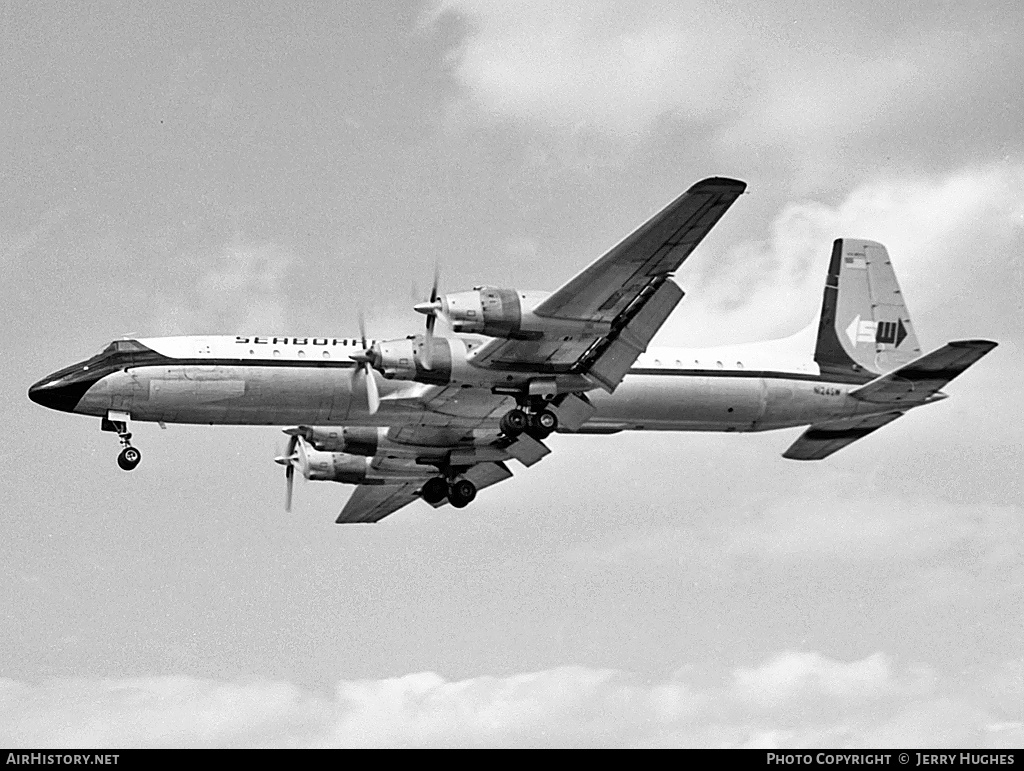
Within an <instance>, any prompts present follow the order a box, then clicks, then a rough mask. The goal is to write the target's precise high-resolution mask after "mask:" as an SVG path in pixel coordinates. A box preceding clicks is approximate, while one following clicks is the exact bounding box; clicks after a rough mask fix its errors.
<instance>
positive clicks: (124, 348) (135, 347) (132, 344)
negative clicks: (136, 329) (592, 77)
mask: <svg viewBox="0 0 1024 771" xmlns="http://www.w3.org/2000/svg"><path fill="white" fill-rule="evenodd" d="M144 350H146V348H145V346H143V345H140V344H139V342H138V341H136V340H115V341H114V342H112V343H111V344H110V345H108V346H107V347H106V348H104V349H103V350H102V351H100V353H101V354H102V353H125V352H129V351H135V352H137V351H144Z"/></svg>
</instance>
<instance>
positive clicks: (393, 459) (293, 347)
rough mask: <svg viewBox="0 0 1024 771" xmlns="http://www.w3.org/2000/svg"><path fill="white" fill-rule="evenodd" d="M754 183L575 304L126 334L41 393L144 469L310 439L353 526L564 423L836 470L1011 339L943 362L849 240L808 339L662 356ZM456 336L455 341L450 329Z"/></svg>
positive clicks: (709, 189)
mask: <svg viewBox="0 0 1024 771" xmlns="http://www.w3.org/2000/svg"><path fill="white" fill-rule="evenodd" d="M745 187H746V185H745V184H744V183H743V182H739V181H737V180H732V179H723V178H711V179H705V180H703V181H701V182H698V183H697V184H695V185H694V186H693V187H691V188H690V189H689V190H687V191H686V192H685V193H683V195H681V196H680V197H679V198H677V199H676V200H675V201H673V202H672V203H670V204H669V205H668V206H667V207H665V209H663V210H662V211H661V212H660V213H658V214H657V215H655V216H654V217H653V218H651V219H650V220H649V221H648V222H647V223H645V224H644V225H643V226H642V227H640V228H639V229H638V230H637V231H636V232H634V233H633V234H632V235H630V236H629V237H628V238H626V239H625V240H624V241H623V242H622V243H620V244H619V245H618V246H616V247H615V248H613V249H612V250H611V251H609V252H608V253H607V254H605V255H604V256H603V257H601V258H600V259H599V260H597V261H596V262H594V263H593V264H592V265H590V266H589V267H587V268H586V269H584V270H583V271H581V272H580V273H579V274H578V275H576V276H575V277H574V278H572V279H571V280H570V281H569V282H568V283H566V284H565V285H564V286H562V287H561V288H560V289H558V290H556V291H555V292H553V293H550V294H549V293H544V292H523V291H519V290H515V289H498V288H492V287H477V288H475V289H473V290H471V291H465V292H457V293H454V294H448V295H445V296H438V293H437V281H436V278H435V282H434V289H433V291H432V292H431V298H430V301H429V302H425V303H421V304H420V305H417V306H416V310H417V311H419V312H421V313H424V314H426V316H427V326H426V333H425V334H423V335H414V336H410V337H407V338H404V339H400V340H389V341H382V342H372V343H371V344H370V345H367V341H366V339H365V334H363V335H362V336H361V338H360V339H355V338H334V337H259V336H237V337H166V338H152V339H140V340H118V341H115V342H113V343H111V344H110V345H109V346H108V347H107V348H105V349H104V350H103V351H102V352H101V353H99V354H97V355H96V356H94V357H92V358H91V359H88V360H86V361H84V362H80V363H78V364H74V365H72V366H70V367H67V368H65V369H62V370H60V371H58V372H55V373H54V374H52V375H50V376H48V377H46V378H44V379H43V380H41V381H39V382H38V383H36V384H35V385H33V386H32V387H31V389H30V390H29V397H30V398H31V399H32V400H33V401H35V402H38V403H39V404H42V405H44V406H46V407H51V408H53V409H58V410H64V411H66V412H75V413H79V414H83V415H93V416H97V417H99V418H101V421H102V422H101V427H102V428H103V429H104V430H107V431H113V432H116V433H117V434H118V435H119V437H120V439H121V444H122V445H123V449H122V451H121V454H120V455H119V456H118V463H119V465H120V466H121V468H123V469H125V470H131V469H133V468H135V467H136V466H137V465H138V463H139V461H140V459H141V455H140V453H139V451H138V449H136V448H135V447H133V446H132V444H131V433H129V430H128V429H129V420H140V421H156V422H160V423H209V424H214V423H217V424H231V425H242V424H245V425H288V424H294V427H293V428H288V429H286V430H285V433H287V434H289V435H290V437H291V438H290V440H289V443H288V450H287V452H286V453H285V454H284V455H283V456H282V457H279V458H277V462H278V463H281V464H282V465H284V466H285V474H286V480H287V481H286V484H287V503H286V507H290V505H291V493H292V484H293V481H294V473H295V470H296V469H298V470H299V471H300V473H302V475H303V476H304V477H306V478H307V479H312V480H327V481H334V482H343V483H347V484H353V485H357V487H356V489H355V492H354V493H353V494H352V496H351V497H350V498H349V500H348V503H347V504H346V505H345V507H344V509H343V510H342V512H341V514H340V516H339V517H338V519H337V521H338V522H376V521H378V520H380V519H382V518H383V517H385V516H387V515H388V514H390V513H392V512H394V511H396V510H398V509H399V508H401V507H403V506H405V505H406V504H408V503H411V502H412V501H413V500H415V499H416V498H417V497H419V498H422V499H423V500H424V501H426V502H427V503H429V504H431V505H433V506H435V507H437V506H442V505H444V504H445V503H446V502H447V503H451V505H452V506H455V507H458V508H461V507H463V506H466V505H467V504H469V503H470V501H472V500H473V498H474V497H475V496H476V493H477V491H478V490H481V489H483V488H485V487H488V486H490V485H493V484H495V483H497V482H500V481H502V480H504V479H508V478H509V477H511V476H512V471H511V470H510V469H509V467H508V462H509V461H512V460H516V461H518V462H520V463H522V464H523V465H525V466H531V465H533V464H534V463H536V462H537V461H539V460H540V459H541V458H543V457H544V456H545V455H546V454H548V453H549V452H550V450H549V449H548V447H547V446H546V445H545V444H544V440H545V439H546V438H547V437H548V435H549V434H550V433H551V432H552V431H556V430H557V431H560V432H568V433H580V434H610V433H615V432H618V431H645V430H646V431H662V430H666V431H766V430H770V429H777V428H790V427H793V426H801V425H808V424H809V427H808V428H807V430H806V431H804V433H803V434H802V435H801V436H800V437H799V438H798V439H797V440H796V441H795V442H794V443H793V444H792V445H791V446H790V447H789V449H788V450H786V452H785V453H784V456H785V457H787V458H793V459H797V460H818V459H821V458H825V457H827V456H829V455H831V454H832V453H834V452H835V451H836V450H839V449H841V448H843V447H845V446H846V445H848V444H850V443H851V442H854V441H856V440H857V439H860V438H861V437H864V436H866V435H867V434H869V433H871V432H872V431H874V430H875V429H877V428H880V427H882V426H884V425H885V424H886V423H890V422H891V421H893V420H896V419H897V418H899V417H900V416H901V415H903V414H905V413H906V412H907V411H908V410H910V409H912V408H914V407H919V406H921V405H923V404H930V403H932V402H935V401H938V400H940V399H943V398H945V394H943V393H942V392H941V391H940V389H941V388H943V387H944V386H945V385H946V383H948V382H949V381H950V380H952V379H953V378H955V377H956V376H957V375H959V374H960V373H962V372H963V371H964V370H965V369H967V368H968V367H969V366H971V365H972V364H974V362H976V361H977V360H978V359H980V358H981V357H982V356H984V355H985V354H986V353H988V352H989V351H990V350H992V349H993V348H994V347H995V346H996V343H994V342H989V341H986V340H961V341H956V342H951V343H948V344H947V345H945V346H943V347H941V348H939V349H937V350H935V351H932V352H931V353H928V354H924V355H922V352H921V349H920V346H919V345H918V341H917V335H916V333H915V331H914V327H913V325H912V324H911V321H910V316H909V314H908V313H907V308H906V305H905V303H904V301H903V296H902V294H901V293H900V289H899V286H898V284H897V282H896V276H895V274H894V273H893V269H892V265H891V264H890V261H889V257H888V254H887V253H886V250H885V248H884V247H883V246H882V245H881V244H878V243H875V242H872V241H862V240H852V239H839V240H837V241H836V242H835V244H834V245H833V249H832V257H831V260H830V261H829V266H828V275H827V279H826V282H825V292H824V299H823V302H822V309H821V316H820V319H819V322H818V324H817V327H816V330H817V335H816V337H815V336H814V334H813V333H814V331H815V330H814V328H809V332H810V333H811V334H810V335H809V336H808V335H800V334H798V335H796V336H794V337H791V338H787V339H785V340H776V341H771V342H768V343H759V344H748V345H737V346H729V347H722V348H716V349H697V350H687V349H675V348H655V349H651V350H649V351H648V350H647V348H648V344H649V343H650V341H651V338H652V337H653V336H654V334H655V333H656V332H657V330H658V328H659V327H660V326H661V325H662V323H663V322H664V321H665V319H666V318H668V315H669V314H670V313H671V312H672V310H673V308H675V306H676V304H677V303H678V302H679V300H680V299H681V298H682V296H683V292H682V290H680V289H679V287H678V286H677V285H676V284H675V282H673V281H672V274H673V273H674V272H675V271H676V270H678V269H679V267H680V266H681V265H682V264H683V261H684V260H685V259H686V258H687V257H688V256H689V255H690V253H691V252H692V251H693V250H694V248H695V247H696V246H697V245H698V244H699V243H700V241H701V240H702V239H703V238H704V236H706V235H707V234H708V232H709V231H710V230H711V228H712V227H713V226H714V225H715V223H716V222H717V221H718V219H719V218H720V217H721V216H722V215H723V214H724V213H725V211H726V210H727V209H728V208H729V207H730V206H731V205H732V203H733V202H734V201H735V200H736V199H737V198H738V197H739V196H740V195H741V194H742V193H743V191H744V189H745ZM439 317H441V318H443V319H444V320H445V321H446V323H447V324H448V325H449V326H450V327H451V329H452V330H453V332H454V334H452V335H448V336H444V337H441V336H439V335H435V334H434V325H435V322H436V319H437V318H439Z"/></svg>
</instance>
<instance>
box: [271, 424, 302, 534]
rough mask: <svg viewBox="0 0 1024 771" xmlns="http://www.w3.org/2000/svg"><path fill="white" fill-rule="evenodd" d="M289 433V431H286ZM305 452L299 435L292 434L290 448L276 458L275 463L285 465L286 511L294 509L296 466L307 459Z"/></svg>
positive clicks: (289, 441) (289, 511)
mask: <svg viewBox="0 0 1024 771" xmlns="http://www.w3.org/2000/svg"><path fill="white" fill-rule="evenodd" d="M285 433H289V432H287V431H286V432H285ZM303 455H304V453H302V452H301V451H300V448H299V437H298V435H297V434H292V435H291V437H290V438H289V439H288V449H286V450H285V452H284V455H279V456H278V457H276V458H274V462H275V463H279V464H281V465H282V466H284V510H285V512H286V513H289V514H290V513H291V511H292V490H293V489H294V488H295V467H296V466H297V465H299V464H300V463H303V462H304V461H305V458H304V457H303Z"/></svg>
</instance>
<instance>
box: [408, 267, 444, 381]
mask: <svg viewBox="0 0 1024 771" xmlns="http://www.w3.org/2000/svg"><path fill="white" fill-rule="evenodd" d="M440 277H441V276H440V271H439V270H438V266H437V264H436V263H435V264H434V284H433V286H431V287H430V302H425V303H417V304H416V305H414V306H413V310H415V311H416V312H417V313H422V314H424V315H425V316H426V317H427V334H426V336H425V337H424V338H423V356H421V357H420V363H421V364H422V365H423V369H427V370H429V369H433V361H432V357H433V352H434V325H435V324H436V323H437V317H438V316H441V317H442V318H444V303H442V302H441V299H440V297H439V295H438V294H437V285H438V283H439V280H440Z"/></svg>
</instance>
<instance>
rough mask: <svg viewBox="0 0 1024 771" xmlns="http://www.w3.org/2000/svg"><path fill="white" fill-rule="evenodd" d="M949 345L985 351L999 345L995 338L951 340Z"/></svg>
mask: <svg viewBox="0 0 1024 771" xmlns="http://www.w3.org/2000/svg"><path fill="white" fill-rule="evenodd" d="M947 345H949V346H951V347H953V348H974V349H975V350H979V351H985V352H986V353H988V352H989V351H991V350H992V349H993V348H995V347H996V346H998V345H999V343H997V342H996V341H995V340H982V339H977V340H950V341H949V343H947Z"/></svg>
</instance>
